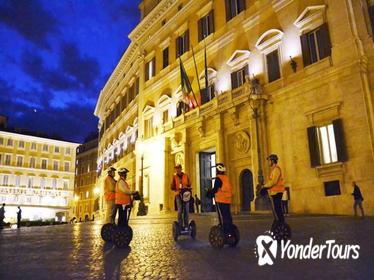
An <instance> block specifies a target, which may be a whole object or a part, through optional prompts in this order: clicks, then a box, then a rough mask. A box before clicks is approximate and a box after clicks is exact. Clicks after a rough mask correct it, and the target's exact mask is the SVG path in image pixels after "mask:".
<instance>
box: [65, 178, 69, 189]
mask: <svg viewBox="0 0 374 280" xmlns="http://www.w3.org/2000/svg"><path fill="white" fill-rule="evenodd" d="M68 189H69V182H68V181H67V180H64V190H68Z"/></svg>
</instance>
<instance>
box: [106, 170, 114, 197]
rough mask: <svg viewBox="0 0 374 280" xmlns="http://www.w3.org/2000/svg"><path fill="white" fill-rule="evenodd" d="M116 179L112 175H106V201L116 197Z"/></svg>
mask: <svg viewBox="0 0 374 280" xmlns="http://www.w3.org/2000/svg"><path fill="white" fill-rule="evenodd" d="M115 188H116V180H114V178H113V177H111V176H109V175H108V176H106V177H105V180H104V197H105V200H106V201H114V199H115Z"/></svg>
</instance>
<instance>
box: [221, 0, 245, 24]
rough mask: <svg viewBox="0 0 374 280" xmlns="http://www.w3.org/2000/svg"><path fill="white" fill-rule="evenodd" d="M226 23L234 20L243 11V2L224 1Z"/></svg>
mask: <svg viewBox="0 0 374 280" xmlns="http://www.w3.org/2000/svg"><path fill="white" fill-rule="evenodd" d="M225 4H226V21H229V20H230V19H232V18H234V17H235V16H236V15H238V14H240V13H241V12H242V11H244V10H245V0H225Z"/></svg>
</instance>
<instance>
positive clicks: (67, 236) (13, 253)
mask: <svg viewBox="0 0 374 280" xmlns="http://www.w3.org/2000/svg"><path fill="white" fill-rule="evenodd" d="M195 220H196V221H197V226H198V234H197V239H196V240H195V241H193V240H190V239H189V238H187V237H185V238H183V237H182V238H181V240H180V241H179V242H178V243H175V242H174V241H173V239H172V236H171V223H172V221H173V219H171V218H170V217H159V218H150V217H146V218H134V219H133V220H132V222H131V224H132V228H133V230H134V238H133V240H132V242H131V244H130V248H128V249H116V248H113V246H112V245H111V244H105V243H104V242H103V241H102V240H101V237H100V229H101V224H100V223H99V222H95V223H94V222H90V223H80V224H74V225H62V226H48V227H31V228H22V229H20V230H14V229H7V230H3V231H2V232H1V233H0V254H1V259H0V260H1V261H0V279H135V278H136V279H168V278H176V279H250V278H252V277H253V279H273V278H277V279H286V278H287V279H332V278H336V279H374V269H373V267H374V252H373V249H374V241H373V231H374V219H373V218H366V219H364V220H361V219H357V220H355V219H353V218H350V217H327V216H293V217H289V218H288V222H289V224H290V225H291V227H292V229H293V239H292V242H293V243H301V244H307V243H308V242H309V238H310V237H313V238H314V240H315V243H316V244H321V243H324V242H325V241H326V240H330V239H335V240H336V242H337V243H339V244H358V245H360V247H361V248H360V251H359V252H360V256H359V259H357V260H352V259H350V260H331V259H330V260H326V259H322V260H280V259H279V258H277V259H276V261H275V264H274V265H273V266H263V267H260V266H258V264H257V258H256V256H255V254H254V248H255V241H256V238H257V236H258V235H260V234H262V233H263V232H264V231H266V230H267V229H268V227H269V225H270V223H271V219H270V217H268V216H262V215H256V216H251V217H248V216H238V217H236V218H235V223H236V224H237V225H238V227H239V229H240V233H241V238H242V239H241V241H240V243H239V246H238V247H237V248H226V247H225V248H224V249H222V250H215V249H212V248H211V247H210V244H209V242H208V232H209V228H210V226H211V225H213V223H214V222H215V221H214V218H213V216H199V217H196V216H195ZM278 255H279V254H278ZM279 275H281V277H279Z"/></svg>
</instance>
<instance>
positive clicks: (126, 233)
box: [113, 226, 132, 248]
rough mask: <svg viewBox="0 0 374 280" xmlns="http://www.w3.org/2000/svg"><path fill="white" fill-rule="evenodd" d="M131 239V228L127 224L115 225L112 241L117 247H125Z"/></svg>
mask: <svg viewBox="0 0 374 280" xmlns="http://www.w3.org/2000/svg"><path fill="white" fill-rule="evenodd" d="M131 240H132V228H131V227H129V226H124V227H117V228H116V229H115V231H114V233H113V242H114V245H116V247H117V248H126V247H128V246H129V244H130V242H131Z"/></svg>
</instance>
